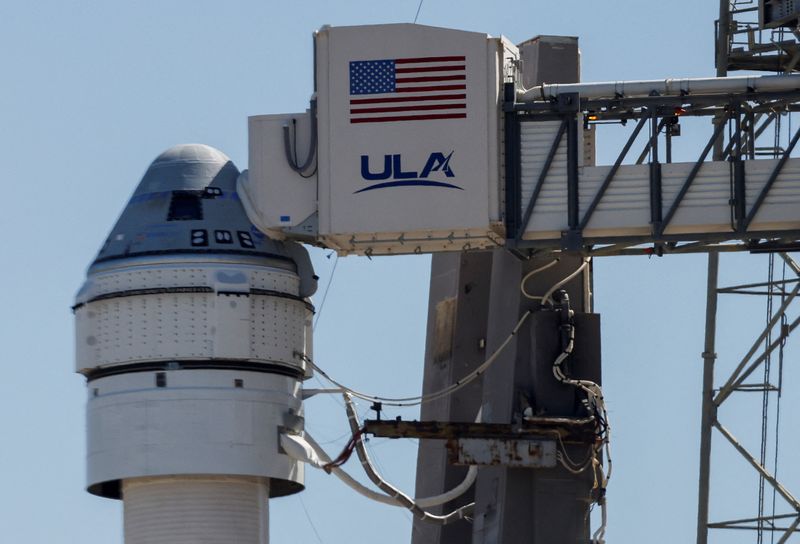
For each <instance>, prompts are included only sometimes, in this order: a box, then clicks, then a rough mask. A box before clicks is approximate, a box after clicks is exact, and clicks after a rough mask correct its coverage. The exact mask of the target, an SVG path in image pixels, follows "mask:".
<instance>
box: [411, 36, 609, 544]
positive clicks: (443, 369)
mask: <svg viewBox="0 0 800 544" xmlns="http://www.w3.org/2000/svg"><path fill="white" fill-rule="evenodd" d="M519 48H520V53H521V56H522V59H523V68H522V71H523V74H522V75H523V81H524V86H525V87H530V86H533V85H537V84H541V83H542V82H543V81H547V82H548V83H574V82H577V81H579V79H580V77H579V76H580V53H579V50H578V40H577V38H572V37H563V36H539V37H536V38H534V39H532V40H529V41H527V42H524V43H522V44H520V45H519ZM591 136H593V133H589V134H587V133H584V145H585V146H586V147H587V150H585V159H584V160H585V164H591V163H593V159H594V152H593V138H591ZM545 262H549V259H542V260H532V261H529V262H525V263H523V262H522V261H519V260H518V259H516V258H515V257H513V256H511V255H510V254H508V253H507V252H505V251H504V250H496V251H493V252H470V253H464V254H437V255H434V256H433V260H432V265H431V290H430V301H429V307H428V338H427V345H426V355H425V371H424V380H423V391H424V392H430V391H435V390H438V389H441V388H442V387H444V386H446V385H449V384H451V383H453V381H454V380H455V379H458V378H459V377H460V376H463V375H465V374H467V373H469V372H470V371H471V370H473V369H474V368H475V367H477V366H478V365H479V364H481V363H482V362H483V361H484V360H485V358H486V356H487V354H490V353H492V351H493V349H494V348H495V347H497V345H498V343H499V342H502V340H503V339H504V338H505V336H506V335H508V333H509V332H510V331H511V329H512V328H513V327H514V325H515V324H516V322H517V319H518V318H519V316H520V315H521V314H520V312H521V311H522V308H527V307H528V306H527V305H526V303H529V302H532V301H528V300H527V299H525V300H524V301H523V300H522V299H521V296H520V292H519V283H520V280H521V279H522V275H523V274H524V273H527V271H529V270H531V269H532V268H534V267H536V266H540V265H541V264H543V263H545ZM579 263H580V259H578V258H567V259H562V261H561V263H560V264H559V265H558V266H556V267H553V268H552V269H549V270H547V271H546V272H544V273H542V274H541V275H537V276H536V278H535V280H536V281H532V282H531V283H530V284H529V288H530V289H531V290H534V291H535V290H537V289H538V290H540V291H542V292H543V291H544V290H545V289H547V288H549V287H550V286H551V285H553V284H554V283H555V282H556V281H557V280H559V279H561V278H563V277H564V276H566V275H567V274H568V273H569V272H571V271H573V270H575V268H576V267H577V266H579ZM566 287H567V289H568V291H569V292H570V297H571V300H572V304H573V307H574V308H575V309H576V311H591V300H590V298H591V297H590V292H591V291H590V290H591V271H588V272H587V273H586V274H584V275H582V276H579V277H578V278H575V280H573V281H572V282H570V284H569V285H568V286H566ZM576 327H577V325H576ZM587 328H590V327H587ZM529 330H533V329H530V327H526V328H525V331H529ZM523 336H524V337H525V340H523V341H522V342H523V343H522V344H521V345H520V346H517V344H516V343H515V342H512V343H511V345H509V347H508V349H507V350H506V352H505V353H504V355H503V357H502V358H501V359H500V360H498V361H497V362H496V363H495V365H493V368H494V369H495V370H493V372H496V374H492V376H491V377H489V376H488V375H487V377H485V378H484V379H479V380H476V381H475V382H474V383H473V384H471V385H470V386H469V387H466V388H464V389H462V390H461V391H459V392H457V393H456V394H454V395H452V396H449V397H447V398H444V399H441V400H440V401H437V402H433V403H430V404H426V405H423V407H422V411H421V419H422V420H437V421H471V420H472V419H474V417H475V414H476V413H477V410H478V408H479V407H480V406H481V404H483V406H484V410H486V409H489V410H490V411H492V412H493V413H492V415H491V416H490V417H486V416H487V414H486V413H484V417H483V420H484V421H488V422H491V421H496V422H499V421H503V422H509V421H510V417H511V414H512V412H513V411H514V409H515V407H517V406H518V405H517V404H515V402H516V401H515V400H514V399H513V398H512V397H513V395H514V392H515V391H517V390H518V389H519V388H520V387H522V388H525V387H529V386H532V381H531V379H530V351H531V344H532V341H531V338H530V334H529V333H527V332H526V333H525V334H520V338H521V337H523ZM544 336H545V337H547V338H550V335H549V333H548V334H547V335H544ZM587 336H588V335H587ZM595 337H596V335H595ZM536 338H540V337H536ZM541 339H542V338H540V340H541ZM481 340H484V342H485V344H484V343H482V342H481ZM598 341H599V340H598ZM533 343H534V344H535V343H536V341H533ZM539 343H540V344H541V342H539ZM484 346H485V347H484ZM539 347H540V348H542V349H543V347H542V346H539ZM517 353H521V354H522V355H521V357H519V358H517V357H516V354H517ZM547 359H549V357H547ZM517 361H520V363H519V366H520V367H521V368H523V369H528V370H527V371H522V372H519V375H520V376H522V375H524V376H525V378H524V379H522V378H519V377H518V376H517V374H518V372H517ZM521 361H526V362H525V363H522V362H521ZM547 364H548V365H549V364H552V360H548V361H547ZM489 379H490V380H491V386H490V387H488V389H487V388H485V386H484V384H485V383H487V381H486V380H489ZM518 379H519V380H522V381H520V383H516V382H515V380H518ZM534 381H535V380H534ZM523 382H524V383H523ZM535 383H539V384H542V385H544V384H543V383H542V382H541V381H539V382H535ZM548 383H549V382H548ZM552 383H553V385H554V386H555V387H559V386H560V384H558V383H557V382H555V380H553V382H552ZM482 391H485V393H482ZM503 417H506V419H502V418H503ZM570 453H571V454H573V455H574V456H576V457H578V456H579V455H580V453H581V452H573V451H571V452H570ZM550 470H551V472H550V473H549V474H544V473H542V474H539V473H540V472H542V471H532V470H522V469H503V468H491V467H490V468H482V469H480V471H479V481H478V483H477V484H476V487H475V488H474V489H475V491H474V500H475V501H476V506H477V507H478V508H479V511H477V512H476V517H475V522H474V524H473V526H471V525H469V524H468V523H465V522H459V523H455V524H452V525H448V526H445V527H439V526H434V525H431V524H427V523H423V522H419V521H416V520H415V521H414V531H413V535H412V543H413V544H466V543H469V542H474V543H483V542H487V543H488V542H503V543H506V542H508V543H512V542H537V543H538V542H541V543H542V544H550V543H552V544H562V543H563V542H570V540H569V539H567V540H564V539H562V538H561V537H562V536H564V535H563V534H562V535H557V536H554V537H553V538H550V539H549V540H547V539H541V538H538V537H537V539H536V540H532V538H533V533H532V532H529V533H528V534H527V535H525V533H524V531H525V530H530V527H532V524H533V520H534V519H537V520H543V519H548V520H549V519H550V518H553V517H557V516H558V517H560V519H563V520H565V523H564V524H565V525H573V526H575V528H574V529H568V531H572V533H574V534H581V535H584V534H585V532H586V531H587V530H588V524H587V521H586V520H587V519H588V503H585V504H582V505H580V507H579V508H578V509H576V510H574V511H575V512H577V511H580V512H581V514H579V515H577V516H574V515H573V517H572V518H569V516H570V515H572V514H568V515H565V512H566V511H565V509H564V508H566V509H570V508H572V507H573V506H575V501H574V500H567V501H564V500H562V499H561V496H562V495H563V494H564V493H567V494H569V495H570V496H572V497H575V496H581V497H585V496H586V485H585V483H584V482H583V480H582V478H585V476H584V475H582V476H581V477H580V478H577V479H576V478H574V477H573V476H572V475H569V474H562V471H561V470H560V469H550ZM465 472H466V469H465V468H464V467H455V466H451V465H449V464H448V463H447V456H446V451H445V446H444V442H443V441H436V440H421V441H420V448H419V453H418V459H417V483H416V495H417V496H429V495H434V494H437V493H441V492H442V491H443V490H446V489H449V488H450V487H452V486H454V485H456V484H457V483H459V482H460V481H461V480H462V479H463V476H464V474H465ZM562 476H563V480H562ZM575 482H578V483H575ZM570 486H576V487H574V488H573V489H571V491H567V488H568V487H570ZM501 491H502V492H501ZM553 493H554V494H555V495H552V494H553ZM472 500H473V492H470V493H468V494H467V495H465V496H464V497H462V498H461V499H460V500H458V501H453V503H451V504H447V505H445V506H444V508H442V509H441V510H442V511H444V510H447V511H450V510H452V509H453V508H454V507H456V506H458V505H461V504H465V503H467V502H471V501H472ZM565 504H567V505H568V506H566V507H564V505H565ZM570 512H573V510H570ZM495 514H496V515H495ZM568 518H569V519H570V520H571V521H570V520H568ZM487 521H488V522H489V523H488V524H487V523H486V522H487ZM503 524H504V525H503ZM540 525H541V526H542V527H544V526H547V525H548V523H541V524H540ZM560 525H561V524H559V526H560ZM485 529H488V530H489V531H490V533H491V535H490V536H488V537H487V534H486V530H485ZM517 529H520V530H522V531H523V532H522V533H521V534H519V535H518V536H517V537H514V536H513V534H514V533H515V532H516V531H517ZM565 534H566V533H565ZM492 535H494V536H492ZM553 535H555V533H553ZM526 536H527V540H519V539H520V538H523V539H524V538H526ZM503 538H507V540H503ZM515 538H516V539H515Z"/></svg>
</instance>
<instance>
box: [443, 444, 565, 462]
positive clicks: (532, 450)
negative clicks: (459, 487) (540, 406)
mask: <svg viewBox="0 0 800 544" xmlns="http://www.w3.org/2000/svg"><path fill="white" fill-rule="evenodd" d="M447 451H448V453H449V456H450V462H451V463H453V464H455V465H495V466H505V467H527V468H552V467H555V466H556V443H555V440H498V439H492V438H459V439H457V440H448V441H447Z"/></svg>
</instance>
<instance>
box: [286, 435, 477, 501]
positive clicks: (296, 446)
mask: <svg viewBox="0 0 800 544" xmlns="http://www.w3.org/2000/svg"><path fill="white" fill-rule="evenodd" d="M281 447H282V448H283V449H284V451H285V452H286V454H287V455H288V456H289V457H292V458H293V459H297V460H298V461H302V462H304V463H307V464H309V465H311V466H313V467H316V468H320V469H321V468H322V467H323V466H324V465H326V464H328V463H330V462H331V458H330V456H329V455H328V454H327V453H325V450H323V449H322V446H320V445H319V443H317V441H316V440H314V438H313V437H312V436H311V435H310V434H308V432H306V433H305V436H304V437H303V436H298V435H288V434H282V435H281ZM331 472H332V473H333V474H334V475H335V476H336V477H337V478H339V479H340V480H341V481H342V482H344V484H345V485H347V486H348V487H349V488H351V489H353V490H354V491H355V492H356V493H358V494H359V495H362V496H364V497H366V498H368V499H370V500H373V501H376V502H379V503H382V504H388V505H389V506H403V505H402V504H400V502H398V501H397V499H394V498H392V497H390V496H388V495H385V494H384V493H378V492H376V491H373V490H372V489H370V488H368V487H366V486H365V485H362V484H361V483H360V482H359V481H358V480H356V479H355V478H353V477H352V476H350V474H348V473H347V472H346V471H345V470H344V469H342V468H340V467H332V468H331ZM477 477H478V467H477V466H476V465H472V466H470V467H469V470H467V474H466V476H464V480H462V482H461V483H460V484H458V485H457V486H455V487H454V488H453V489H451V490H449V491H446V492H444V493H442V494H440V495H434V496H432V497H422V498H419V499H414V502H415V503H416V504H417V506H419V507H420V508H431V507H433V506H439V505H440V504H444V503H446V502H449V501H451V500H453V499H455V498H458V497H460V496H461V495H463V494H464V493H465V492H466V491H467V490H468V489H469V488H470V487H472V484H474V483H475V480H476V478H477Z"/></svg>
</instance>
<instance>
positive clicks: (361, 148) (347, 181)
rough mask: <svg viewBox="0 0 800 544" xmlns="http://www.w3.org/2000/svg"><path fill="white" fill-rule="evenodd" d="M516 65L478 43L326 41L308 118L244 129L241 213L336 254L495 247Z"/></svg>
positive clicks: (512, 50) (383, 31)
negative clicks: (509, 79) (507, 90)
mask: <svg viewBox="0 0 800 544" xmlns="http://www.w3.org/2000/svg"><path fill="white" fill-rule="evenodd" d="M517 56H518V52H517V49H516V47H515V46H513V45H512V44H510V43H508V42H507V41H506V40H504V39H502V38H491V37H489V36H487V35H485V34H480V33H475V32H463V31H457V30H448V29H441V28H433V27H426V26H421V25H411V24H393V25H375V26H359V27H338V28H331V27H325V28H323V29H321V30H320V31H319V32H317V34H316V36H315V58H316V66H315V80H316V94H315V100H316V104H315V105H314V106H312V110H311V111H309V112H306V113H303V114H294V115H292V114H289V115H268V116H256V117H251V118H250V124H249V130H250V170H249V173H248V175H247V176H244V177H243V178H242V179H241V180H240V183H239V192H240V193H241V195H242V198H243V200H244V201H245V205H246V207H247V209H248V214H249V215H250V217H251V219H252V220H253V221H254V222H255V223H256V224H257V225H258V226H259V227H260V228H262V229H263V230H264V231H266V232H268V233H269V234H270V235H272V236H278V237H284V236H288V237H290V238H299V239H305V240H307V241H312V242H315V243H321V244H322V245H325V246H327V247H331V248H334V249H337V250H338V251H340V252H342V253H361V254H372V253H375V254H381V253H383V254H386V253H412V252H423V251H438V250H447V249H450V250H461V249H465V248H466V249H469V248H478V247H487V246H494V245H496V244H497V243H498V242H500V241H501V240H502V237H503V232H502V228H501V223H500V221H501V189H500V187H501V185H500V182H499V180H500V175H501V174H500V172H501V165H500V151H499V145H500V127H499V122H500V107H501V101H502V83H503V75H504V73H505V70H506V69H507V67H508V66H509V65H510V64H511V63H512V62H513V61H514V60H515V59H516V58H517ZM314 110H315V111H314ZM314 113H315V114H316V123H315V122H314V120H313V119H312V116H313V115H314ZM314 148H316V160H315V161H310V162H309V161H306V159H307V158H308V157H309V153H310V152H311V153H313V152H314ZM304 162H307V163H308V164H305V165H304V164H303V163H304ZM304 166H305V168H304ZM293 167H294V168H293Z"/></svg>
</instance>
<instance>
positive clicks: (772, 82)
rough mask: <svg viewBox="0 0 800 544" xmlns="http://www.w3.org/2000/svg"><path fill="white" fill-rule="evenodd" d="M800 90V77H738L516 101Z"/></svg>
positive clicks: (549, 88) (600, 88)
mask: <svg viewBox="0 0 800 544" xmlns="http://www.w3.org/2000/svg"><path fill="white" fill-rule="evenodd" d="M799 89H800V75H789V76H784V75H781V76H735V77H705V78H681V79H652V80H639V81H604V82H598V83H566V84H564V83H554V84H552V85H548V84H544V85H539V86H537V87H533V88H531V89H519V90H518V91H517V100H519V101H520V102H533V101H540V100H550V99H553V98H556V97H558V95H560V94H565V93H578V94H579V95H580V96H581V98H617V97H629V98H630V97H636V96H651V95H653V94H657V95H660V96H678V95H685V94H728V93H746V92H749V91H773V92H779V91H795V90H799Z"/></svg>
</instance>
